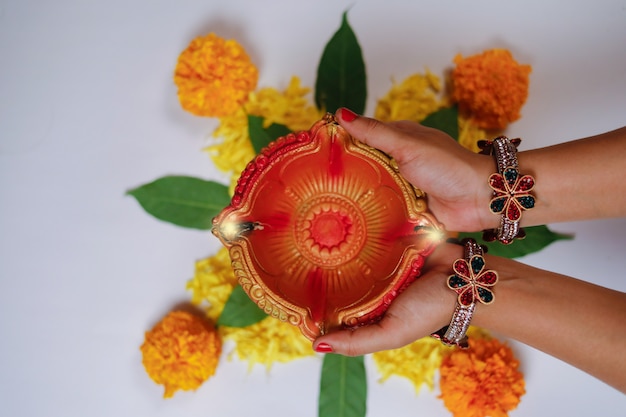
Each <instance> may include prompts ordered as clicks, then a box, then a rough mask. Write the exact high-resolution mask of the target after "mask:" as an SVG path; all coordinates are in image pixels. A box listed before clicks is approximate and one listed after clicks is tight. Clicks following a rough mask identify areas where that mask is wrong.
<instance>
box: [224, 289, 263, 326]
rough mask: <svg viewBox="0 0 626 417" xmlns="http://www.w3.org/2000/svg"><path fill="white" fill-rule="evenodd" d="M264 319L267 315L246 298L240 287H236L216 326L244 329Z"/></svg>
mask: <svg viewBox="0 0 626 417" xmlns="http://www.w3.org/2000/svg"><path fill="white" fill-rule="evenodd" d="M266 317H267V314H265V312H264V311H263V310H261V309H260V308H259V306H257V305H256V304H255V303H254V301H252V300H251V299H250V297H248V294H246V292H245V291H244V290H243V288H241V286H240V285H237V286H236V287H235V288H233V292H232V293H231V294H230V297H229V298H228V301H226V304H225V305H224V310H222V314H220V317H219V319H217V325H218V326H228V327H246V326H250V325H251V324H254V323H258V322H260V321H261V320H263V319H264V318H266Z"/></svg>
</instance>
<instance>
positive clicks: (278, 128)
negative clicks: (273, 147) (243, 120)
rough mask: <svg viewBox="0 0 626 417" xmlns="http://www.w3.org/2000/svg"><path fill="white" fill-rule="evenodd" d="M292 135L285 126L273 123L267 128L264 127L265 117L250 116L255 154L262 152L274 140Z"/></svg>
mask: <svg viewBox="0 0 626 417" xmlns="http://www.w3.org/2000/svg"><path fill="white" fill-rule="evenodd" d="M288 133H291V130H289V128H288V127H287V126H285V125H281V124H278V123H272V124H271V125H269V126H268V127H267V128H264V127H263V117H261V116H253V115H251V114H249V115H248V134H249V135H250V141H251V142H252V147H253V148H254V152H255V153H257V154H258V153H259V152H261V149H263V148H265V147H266V146H267V145H269V143H270V142H271V141H273V140H276V139H278V138H279V137H281V136H285V135H287V134H288Z"/></svg>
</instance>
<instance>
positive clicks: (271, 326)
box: [187, 248, 313, 368]
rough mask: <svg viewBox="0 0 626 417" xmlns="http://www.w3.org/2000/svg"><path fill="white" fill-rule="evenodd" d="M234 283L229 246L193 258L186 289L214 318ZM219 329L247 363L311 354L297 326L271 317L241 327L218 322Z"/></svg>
mask: <svg viewBox="0 0 626 417" xmlns="http://www.w3.org/2000/svg"><path fill="white" fill-rule="evenodd" d="M236 285H237V278H236V277H235V274H234V273H233V269H232V267H231V261H230V256H229V254H228V250H227V249H226V248H221V249H220V250H219V251H218V252H217V253H216V254H215V255H213V256H210V257H208V258H206V259H202V260H200V261H198V262H196V273H195V276H194V277H193V278H192V279H191V280H189V282H188V283H187V289H190V290H191V291H192V302H193V303H194V304H202V303H204V302H206V303H208V306H207V307H206V308H205V311H206V314H207V316H208V317H209V318H211V319H212V320H215V321H217V319H218V318H219V316H220V314H221V313H222V310H223V309H224V305H225V304H226V302H227V301H228V298H229V297H230V294H231V293H232V291H233V288H234V287H235V286H236ZM218 332H219V334H220V336H221V337H222V338H223V339H229V340H232V341H234V342H235V344H236V346H235V350H234V351H233V352H232V353H236V354H237V356H238V357H239V359H241V360H244V361H248V363H249V365H250V367H252V366H253V365H254V364H257V363H259V364H262V365H264V366H266V367H268V368H269V367H271V365H272V364H273V363H274V362H289V361H292V360H294V359H299V358H302V357H305V356H311V355H313V350H312V349H311V342H309V340H308V339H306V338H305V337H304V336H302V333H300V330H299V329H298V327H296V326H293V325H291V324H288V323H284V322H282V321H280V320H277V319H274V318H272V317H268V318H266V319H264V320H261V321H260V322H259V323H256V324H253V325H251V326H247V327H243V328H240V327H228V326H220V327H219V329H218Z"/></svg>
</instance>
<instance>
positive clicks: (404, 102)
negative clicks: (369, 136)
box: [374, 71, 444, 122]
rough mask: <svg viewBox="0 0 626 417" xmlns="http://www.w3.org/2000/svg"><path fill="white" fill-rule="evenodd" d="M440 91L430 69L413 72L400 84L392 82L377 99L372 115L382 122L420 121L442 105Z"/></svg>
mask: <svg viewBox="0 0 626 417" xmlns="http://www.w3.org/2000/svg"><path fill="white" fill-rule="evenodd" d="M440 91H441V81H440V80H439V77H437V76H436V75H434V74H433V73H431V72H430V71H426V73H425V74H413V75H411V76H409V77H408V78H406V79H405V80H404V81H402V82H401V83H400V84H395V83H394V84H393V86H392V87H391V89H390V90H389V92H388V93H387V94H386V95H385V96H384V97H383V98H382V99H380V100H378V103H377V106H376V111H375V112H374V117H375V118H377V119H379V120H382V121H384V122H391V121H397V120H411V121H414V122H420V121H422V120H423V119H424V118H425V117H426V116H428V115H429V114H431V113H433V112H435V111H437V110H439V109H440V108H441V107H443V105H444V102H443V101H442V100H441V99H440V98H439V92H440Z"/></svg>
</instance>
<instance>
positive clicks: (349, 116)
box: [341, 107, 358, 122]
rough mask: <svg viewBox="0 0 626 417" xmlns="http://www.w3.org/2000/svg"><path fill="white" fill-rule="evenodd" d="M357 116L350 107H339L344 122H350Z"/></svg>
mask: <svg viewBox="0 0 626 417" xmlns="http://www.w3.org/2000/svg"><path fill="white" fill-rule="evenodd" d="M357 117H358V116H357V114H356V113H355V112H353V111H352V110H350V109H346V108H345V107H342V108H341V118H342V119H343V120H345V121H346V122H351V121H353V120H354V119H356V118H357Z"/></svg>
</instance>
